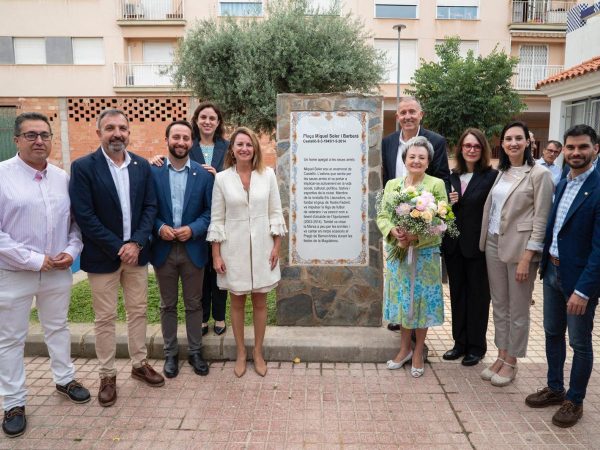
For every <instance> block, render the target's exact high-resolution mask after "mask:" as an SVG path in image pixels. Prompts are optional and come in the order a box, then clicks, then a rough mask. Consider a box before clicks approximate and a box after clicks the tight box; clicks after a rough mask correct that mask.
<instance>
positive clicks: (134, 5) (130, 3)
mask: <svg viewBox="0 0 600 450" xmlns="http://www.w3.org/2000/svg"><path fill="white" fill-rule="evenodd" d="M118 5H119V6H118V8H119V9H118V20H124V21H153V20H154V21H161V20H183V18H184V16H183V0H119V2H118Z"/></svg>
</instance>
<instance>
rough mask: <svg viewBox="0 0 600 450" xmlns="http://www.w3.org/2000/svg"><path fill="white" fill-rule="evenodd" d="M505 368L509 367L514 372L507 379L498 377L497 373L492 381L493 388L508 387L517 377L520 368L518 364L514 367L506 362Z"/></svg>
mask: <svg viewBox="0 0 600 450" xmlns="http://www.w3.org/2000/svg"><path fill="white" fill-rule="evenodd" d="M503 366H508V367H510V368H512V370H513V371H512V374H511V375H510V376H508V377H505V376H502V375H498V374H497V373H495V374H494V376H492V378H491V379H490V381H491V382H492V385H493V386H498V387H504V386H508V385H509V384H510V383H512V381H513V380H514V379H515V377H516V376H517V372H518V371H519V368H518V367H517V364H516V363H515V364H514V365H513V364H509V363H507V362H506V361H504V364H503Z"/></svg>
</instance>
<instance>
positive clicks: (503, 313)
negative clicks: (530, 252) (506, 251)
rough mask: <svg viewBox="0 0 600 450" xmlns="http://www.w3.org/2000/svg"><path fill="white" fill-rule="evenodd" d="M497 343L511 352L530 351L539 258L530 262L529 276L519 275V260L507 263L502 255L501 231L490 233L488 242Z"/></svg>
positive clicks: (516, 354)
mask: <svg viewBox="0 0 600 450" xmlns="http://www.w3.org/2000/svg"><path fill="white" fill-rule="evenodd" d="M485 260H486V263H487V270H488V278H489V281H490V293H491V295H492V307H493V310H494V328H495V329H496V335H495V337H494V342H495V344H496V347H498V348H499V349H501V350H507V351H508V354H509V355H510V356H515V357H517V358H523V357H525V356H526V355H527V341H528V340H529V308H530V306H531V295H532V293H533V286H534V284H535V278H536V275H537V269H538V265H539V262H533V263H531V264H530V265H529V276H528V277H527V280H525V281H522V282H519V281H517V280H516V279H515V276H516V272H517V264H516V263H504V262H502V261H500V259H499V258H498V235H492V234H488V237H487V241H486V245H485Z"/></svg>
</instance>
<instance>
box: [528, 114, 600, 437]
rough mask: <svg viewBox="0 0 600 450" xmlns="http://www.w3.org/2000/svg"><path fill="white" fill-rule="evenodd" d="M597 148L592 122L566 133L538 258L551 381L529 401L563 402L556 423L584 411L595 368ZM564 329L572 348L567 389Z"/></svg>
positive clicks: (599, 222)
mask: <svg viewBox="0 0 600 450" xmlns="http://www.w3.org/2000/svg"><path fill="white" fill-rule="evenodd" d="M597 153H598V136H597V135H596V132H595V131H594V129H593V128H592V127H590V126H588V125H575V126H574V127H572V128H570V129H569V130H568V131H567V132H566V133H565V145H564V147H563V154H564V157H565V162H566V163H567V164H568V165H569V166H570V168H571V169H570V172H569V175H568V176H567V178H566V179H565V180H562V181H561V182H560V183H559V184H558V186H557V187H556V192H555V195H554V206H553V207H552V212H551V213H550V217H549V218H548V225H547V227H546V238H545V240H544V242H545V246H544V252H543V254H542V261H541V264H540V274H541V276H542V279H543V280H544V332H545V334H546V359H547V360H548V385H547V386H546V387H544V388H543V389H541V390H538V392H536V393H534V394H531V395H529V396H528V397H527V398H526V399H525V403H526V404H527V405H528V406H530V407H532V408H543V407H545V406H549V405H561V407H560V409H559V410H558V411H557V412H556V413H555V414H554V416H553V417H552V423H553V424H554V425H556V426H559V427H563V428H566V427H571V426H573V425H575V424H576V423H577V422H578V421H579V419H580V418H581V416H582V415H583V399H584V398H585V393H586V389H587V385H588V382H589V379H590V375H591V373H592V364H593V347H592V328H593V326H594V314H595V310H596V306H597V305H598V295H599V294H600V174H598V172H597V170H595V168H594V165H593V160H594V159H595V157H596V154H597ZM566 330H568V331H569V345H570V346H571V348H572V349H573V353H574V354H573V363H572V365H571V376H570V380H569V390H568V391H567V392H566V393H565V388H564V374H563V370H564V365H565V359H566V343H565V331H566Z"/></svg>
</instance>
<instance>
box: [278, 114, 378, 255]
mask: <svg viewBox="0 0 600 450" xmlns="http://www.w3.org/2000/svg"><path fill="white" fill-rule="evenodd" d="M367 116H368V115H367V113H366V112H357V111H336V112H321V111H312V112H292V113H291V121H290V123H291V130H290V131H291V133H290V135H291V152H290V157H291V164H290V170H291V174H290V225H291V226H290V246H289V248H290V264H291V265H345V266H347V265H355V266H359V265H367V264H368V254H369V252H368V217H367V208H368V197H367V194H368V192H367V173H368V167H367V151H368V136H367V133H368V127H367V123H368V118H367Z"/></svg>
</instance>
